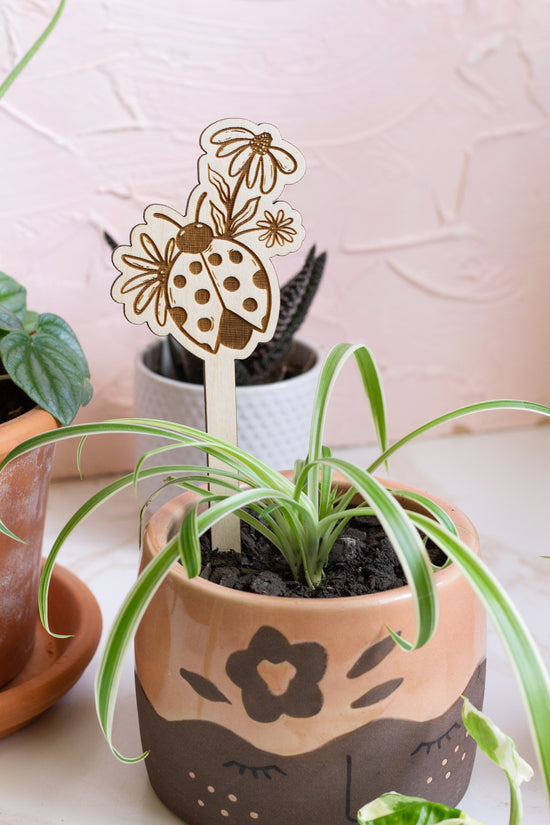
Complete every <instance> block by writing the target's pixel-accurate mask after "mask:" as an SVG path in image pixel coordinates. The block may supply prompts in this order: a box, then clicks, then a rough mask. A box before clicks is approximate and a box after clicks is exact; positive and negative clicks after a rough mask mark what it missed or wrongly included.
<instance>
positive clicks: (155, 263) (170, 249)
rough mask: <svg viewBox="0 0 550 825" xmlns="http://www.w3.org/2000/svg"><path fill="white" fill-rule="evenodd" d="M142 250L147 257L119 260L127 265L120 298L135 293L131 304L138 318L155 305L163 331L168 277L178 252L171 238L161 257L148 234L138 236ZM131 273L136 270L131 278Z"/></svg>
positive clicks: (137, 256) (166, 313)
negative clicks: (152, 304)
mask: <svg viewBox="0 0 550 825" xmlns="http://www.w3.org/2000/svg"><path fill="white" fill-rule="evenodd" d="M139 246H140V247H141V249H142V250H143V252H144V253H145V255H144V256H142V255H138V254H129V253H123V254H122V255H121V256H120V261H121V263H122V264H123V265H124V269H122V268H121V271H122V277H121V278H120V279H119V281H121V282H122V285H121V287H120V294H121V295H129V294H130V293H136V294H135V295H134V296H133V300H132V301H131V303H132V308H133V311H134V313H135V314H136V315H142V314H143V313H144V312H145V310H146V309H147V308H148V307H149V306H150V305H151V303H152V302H154V312H155V319H156V321H157V323H158V324H159V325H160V326H161V327H163V326H164V325H165V324H166V319H167V315H168V292H167V283H168V276H169V274H170V269H171V267H172V264H173V263H174V260H175V259H176V257H177V256H178V255H179V250H178V249H177V247H176V241H175V238H170V239H169V240H168V242H167V243H166V247H165V249H164V254H163V253H161V251H160V249H159V248H158V246H157V244H156V243H155V241H154V240H153V239H152V238H151V236H150V235H148V234H147V233H146V232H141V234H140V235H139ZM128 248H129V247H126V249H128ZM130 249H132V247H130ZM141 249H139V248H138V250H137V251H138V252H140V251H141ZM132 270H137V274H132ZM125 303H126V301H125Z"/></svg>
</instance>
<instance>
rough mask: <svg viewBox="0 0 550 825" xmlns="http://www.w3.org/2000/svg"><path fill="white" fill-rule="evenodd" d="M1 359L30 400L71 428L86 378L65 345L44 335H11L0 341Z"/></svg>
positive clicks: (50, 336) (20, 333) (72, 353)
mask: <svg viewBox="0 0 550 825" xmlns="http://www.w3.org/2000/svg"><path fill="white" fill-rule="evenodd" d="M0 356H1V357H2V361H3V362H4V366H5V368H6V371H7V373H8V375H9V376H10V378H11V379H12V381H13V382H14V383H15V384H17V386H19V387H21V389H22V390H23V391H24V392H26V394H27V395H28V396H29V398H32V400H33V401H36V403H37V404H39V405H40V406H41V407H42V408H43V409H45V410H47V411H48V412H49V413H51V414H52V415H53V416H54V418H57V419H58V421H60V422H61V423H62V424H70V422H71V421H72V420H73V418H74V417H75V415H76V413H77V412H78V409H79V407H80V405H81V402H82V398H83V394H84V383H85V379H86V376H85V375H84V374H83V371H82V368H81V365H80V362H79V359H78V358H77V357H76V356H75V354H74V352H73V350H72V349H71V348H70V347H69V346H67V345H66V344H65V342H64V341H62V340H59V339H58V338H57V337H54V336H53V335H48V334H46V333H43V332H37V333H36V334H35V335H31V336H29V335H27V333H25V332H23V331H15V332H10V333H9V334H8V335H6V336H5V338H3V339H2V341H0ZM86 393H87V391H86Z"/></svg>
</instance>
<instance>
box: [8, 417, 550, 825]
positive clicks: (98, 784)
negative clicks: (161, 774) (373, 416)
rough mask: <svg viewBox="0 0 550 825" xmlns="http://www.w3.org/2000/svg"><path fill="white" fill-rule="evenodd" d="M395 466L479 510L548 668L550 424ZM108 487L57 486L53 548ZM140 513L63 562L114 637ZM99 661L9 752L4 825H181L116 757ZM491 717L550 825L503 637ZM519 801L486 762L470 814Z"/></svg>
mask: <svg viewBox="0 0 550 825" xmlns="http://www.w3.org/2000/svg"><path fill="white" fill-rule="evenodd" d="M88 449H90V447H89V446H88ZM372 452H373V451H372V450H371V449H370V448H364V449H357V450H349V449H348V450H343V451H340V454H342V455H344V456H346V457H353V460H356V461H358V462H359V463H361V464H363V465H366V463H367V461H368V457H369V456H370V455H372ZM390 469H391V475H392V477H394V478H399V479H401V480H403V481H407V482H409V483H411V484H414V485H416V486H418V487H421V488H424V489H427V490H431V491H433V492H437V493H439V494H440V495H442V496H443V497H444V498H447V499H449V500H451V501H453V502H454V503H455V504H456V505H457V506H458V507H460V508H461V509H463V510H465V511H466V513H468V515H469V516H470V517H471V518H472V520H473V521H474V523H475V525H476V527H477V529H478V531H479V533H480V537H481V542H482V549H483V553H484V558H485V559H486V561H487V562H488V563H489V564H490V565H491V567H492V569H493V570H494V572H495V573H496V574H497V576H498V577H499V578H500V580H501V581H502V582H503V583H504V584H505V585H506V586H507V587H508V589H509V592H510V594H511V596H512V598H513V599H514V601H515V603H516V605H517V606H518V607H519V608H520V610H521V611H522V613H523V616H524V618H525V620H526V622H527V624H528V625H529V627H530V629H531V631H532V632H533V634H534V636H535V638H536V639H537V641H538V643H539V645H540V648H541V651H542V655H543V658H544V660H545V662H546V664H547V666H549V667H550V636H549V633H548V627H549V619H550V560H545V559H542V558H541V556H542V555H544V554H548V555H550V519H549V518H548V513H549V509H550V506H549V498H550V497H549V493H550V481H549V475H550V427H544V426H543V427H535V428H533V429H527V430H516V431H510V432H499V433H491V434H482V435H460V436H449V437H444V438H437V439H429V440H427V439H426V440H423V441H419V442H417V443H416V444H413V445H410V446H408V447H407V448H406V449H405V450H404V451H403V453H402V454H401V455H397V456H396V457H395V458H394V459H393V460H392V463H391V468H390ZM101 481H102V480H101V479H92V480H89V481H86V480H85V481H82V482H81V481H70V482H66V481H63V482H55V483H54V484H53V485H52V490H51V494H50V503H49V509H48V519H47V526H46V538H45V541H46V546H49V543H50V542H51V540H52V538H53V537H54V536H55V535H56V533H57V531H58V530H59V528H60V527H61V526H62V524H63V523H64V521H65V520H66V519H67V518H68V517H69V515H70V514H71V513H72V512H73V511H74V509H75V508H76V506H78V504H80V503H82V502H83V501H84V500H85V498H86V497H87V496H88V495H90V494H91V493H92V492H93V491H95V490H96V489H98V488H99V487H100V486H101ZM103 481H104V480H103ZM136 513H137V504H136V501H135V499H134V497H133V494H132V493H131V492H128V493H126V492H125V493H124V494H122V495H120V496H119V497H118V499H116V500H113V501H111V502H109V503H108V504H107V505H106V506H105V507H104V508H103V510H102V511H101V513H100V514H96V515H94V516H93V517H92V518H91V519H90V520H89V521H88V523H87V524H86V525H84V526H82V527H81V528H80V530H79V531H78V533H76V534H75V535H74V537H73V538H72V540H71V541H70V542H69V544H68V545H67V546H66V548H65V550H64V551H63V553H62V557H61V559H60V562H61V563H62V564H63V565H65V566H66V567H68V568H69V569H71V570H72V571H73V572H75V573H76V574H77V575H78V576H79V577H80V578H81V579H82V580H83V581H84V582H86V584H87V585H88V586H89V587H90V589H91V590H92V591H93V593H94V594H95V596H96V598H97V600H98V602H99V604H100V606H101V610H102V613H103V619H104V625H105V626H107V625H109V623H110V621H111V619H112V618H113V616H114V613H115V610H116V607H117V605H118V603H119V600H120V598H121V596H122V594H123V593H124V592H125V591H126V589H127V587H128V586H129V585H130V583H131V582H132V581H133V579H134V576H135V573H136V569H137V563H138V551H137V541H136V537H137V518H136ZM97 658H98V654H96V657H95V658H94V660H93V662H92V664H91V665H90V666H89V667H88V669H87V670H86V671H85V673H84V675H83V676H82V678H81V679H80V681H79V682H78V683H77V685H76V686H75V687H74V688H73V689H72V690H71V691H70V692H69V693H68V694H67V695H66V696H65V697H64V698H63V699H61V700H60V701H59V702H58V703H57V704H56V705H55V706H54V707H53V708H51V709H50V710H48V711H46V712H45V713H44V714H43V715H42V716H41V717H39V719H37V720H36V721H35V722H33V723H32V724H30V725H28V726H27V727H26V728H24V729H22V730H20V731H18V732H17V733H15V734H12V735H11V736H10V737H7V738H6V739H3V740H2V741H0V825H61V824H62V823H63V824H65V823H66V824H67V825H69V823H71V825H98V823H101V825H115V823H116V824H117V825H119V823H121V822H123V823H125V824H126V825H129V824H130V823H131V824H132V825H133V824H134V823H136V825H137V823H143V825H153V823H154V824H155V825H156V823H158V824H159V825H168V823H176V822H179V820H178V819H177V818H176V817H175V816H174V815H173V814H171V813H170V812H169V811H168V810H167V809H166V808H165V807H164V806H163V805H162V803H161V802H159V801H158V800H157V798H156V796H155V795H154V793H153V791H152V790H151V788H150V786H149V784H148V781H147V778H146V773H145V767H144V765H143V764H138V765H133V766H126V765H123V764H121V763H119V762H118V761H117V760H116V759H115V758H114V757H113V756H112V755H111V753H110V751H109V750H108V748H107V745H106V744H105V742H104V740H103V737H102V734H101V733H100V731H99V727H98V724H97V721H96V717H95V710H94V706H93V677H94V671H95V665H96V664H97ZM485 710H486V712H488V713H489V714H490V715H491V716H492V717H493V718H494V719H495V721H496V722H497V723H498V724H500V725H501V727H503V728H504V729H505V730H506V732H507V733H509V734H510V735H511V736H513V738H514V739H515V741H516V743H517V746H518V749H519V752H520V753H521V754H522V755H523V756H524V757H525V758H527V759H528V760H529V761H530V762H531V763H532V764H533V765H534V766H535V767H536V775H535V778H534V779H533V780H532V781H531V782H530V783H529V784H528V785H524V786H523V787H524V789H525V790H524V799H525V823H526V825H543V824H544V825H547V823H548V821H549V817H548V806H547V801H546V798H545V792H544V789H543V785H542V781H541V779H540V773H539V770H538V766H536V765H535V762H534V754H533V749H532V747H531V743H530V737H529V733H528V729H527V723H526V718H525V714H524V711H523V707H522V705H521V701H520V699H519V694H518V691H517V688H516V686H515V682H514V679H513V676H512V673H511V669H510V666H509V664H508V662H507V660H506V657H505V655H504V653H503V651H502V648H501V645H500V642H499V640H498V639H497V637H496V634H495V633H494V631H493V629H492V628H489V652H488V677H487V691H486V703H485ZM549 735H550V732H549ZM115 741H116V744H117V746H118V747H119V748H120V749H122V751H123V752H124V753H129V754H137V753H139V752H140V743H139V737H138V729H137V721H136V712H135V708H134V691H133V673H132V667H131V665H129V666H128V668H127V671H126V672H125V674H124V676H123V680H122V684H121V689H120V698H119V702H118V709H117V715H116V722H115ZM507 794H508V792H507V786H506V780H505V778H504V776H503V774H502V773H501V772H500V771H499V769H498V768H496V766H495V765H493V764H492V763H491V762H490V761H489V760H488V759H487V758H486V757H485V756H483V755H480V754H478V756H477V759H476V765H475V768H474V774H473V779H472V784H471V787H470V790H469V791H468V793H467V795H466V797H465V798H464V800H463V802H462V807H463V808H464V809H465V810H466V811H467V812H468V813H469V814H470V815H471V816H473V817H474V818H477V819H480V820H481V821H482V822H484V823H485V825H505V823H507V822H508V795H507ZM289 825H290V823H289ZM297 825H299V823H297Z"/></svg>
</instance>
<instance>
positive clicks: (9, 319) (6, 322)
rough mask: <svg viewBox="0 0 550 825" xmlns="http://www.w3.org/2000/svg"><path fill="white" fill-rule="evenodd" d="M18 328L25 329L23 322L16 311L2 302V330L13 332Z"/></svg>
mask: <svg viewBox="0 0 550 825" xmlns="http://www.w3.org/2000/svg"><path fill="white" fill-rule="evenodd" d="M16 329H23V324H22V323H21V321H20V320H19V318H18V317H17V315H16V314H15V313H14V312H12V311H11V310H9V309H7V307H5V306H2V304H0V331H2V332H12V331H13V330H16Z"/></svg>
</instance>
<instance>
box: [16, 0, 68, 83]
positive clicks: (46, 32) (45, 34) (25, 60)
mask: <svg viewBox="0 0 550 825" xmlns="http://www.w3.org/2000/svg"><path fill="white" fill-rule="evenodd" d="M64 6H65V0H61V2H60V3H59V6H58V7H57V11H56V13H55V14H54V16H53V17H52V19H51V20H50V22H49V24H48V25H47V26H46V28H45V29H44V31H43V32H42V34H41V35H40V37H39V38H38V40H36V42H35V43H34V44H33V45H32V46H31V47H30V49H29V50H28V52H27V53H26V54H24V55H23V57H22V58H21V60H20V61H19V63H18V64H17V65H16V66H15V67H14V68H13V69H12V70H11V72H10V73H9V75H8V76H7V78H6V79H5V80H4V82H3V83H2V85H1V86H0V98H1V97H3V96H4V95H5V94H6V92H7V91H8V89H9V87H10V86H11V84H12V83H13V81H14V80H15V78H16V77H17V76H18V75H19V74H20V72H22V71H23V69H24V68H25V66H26V65H27V63H28V62H29V60H31V58H32V57H34V55H35V54H36V52H37V51H38V49H39V48H40V47H41V45H42V44H43V42H44V41H45V40H46V38H47V37H48V35H49V34H50V32H51V31H52V30H53V29H54V28H55V25H56V23H57V21H58V20H59V18H60V17H61V12H62V11H63V8H64Z"/></svg>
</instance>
